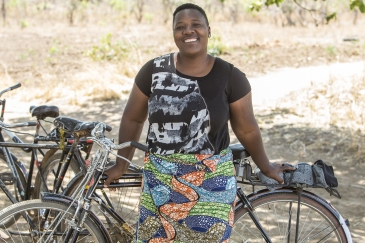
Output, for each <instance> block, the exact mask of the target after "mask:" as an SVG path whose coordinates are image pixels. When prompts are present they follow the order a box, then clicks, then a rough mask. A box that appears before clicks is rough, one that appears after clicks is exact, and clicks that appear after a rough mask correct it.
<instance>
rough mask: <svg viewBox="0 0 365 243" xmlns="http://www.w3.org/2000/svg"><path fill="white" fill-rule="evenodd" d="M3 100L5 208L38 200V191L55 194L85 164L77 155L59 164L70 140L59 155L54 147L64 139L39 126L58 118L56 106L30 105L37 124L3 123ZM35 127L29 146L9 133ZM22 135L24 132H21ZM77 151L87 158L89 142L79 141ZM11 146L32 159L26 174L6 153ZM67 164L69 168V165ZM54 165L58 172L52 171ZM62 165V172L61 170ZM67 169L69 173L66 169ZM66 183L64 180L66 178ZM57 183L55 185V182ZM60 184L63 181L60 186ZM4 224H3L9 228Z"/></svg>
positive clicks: (0, 147) (0, 145) (1, 184)
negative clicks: (34, 172)
mask: <svg viewBox="0 0 365 243" xmlns="http://www.w3.org/2000/svg"><path fill="white" fill-rule="evenodd" d="M20 86H21V85H20V84H16V85H14V86H12V87H10V88H7V89H5V90H3V91H1V92H0V97H1V95H2V94H4V93H5V92H8V91H11V90H14V89H16V88H19V87H20ZM5 104H6V100H5V99H3V100H0V105H1V108H2V109H1V110H2V111H1V116H0V161H3V162H4V163H2V165H6V166H7V167H6V168H3V169H2V171H4V170H5V171H6V170H8V171H9V170H10V172H8V171H6V172H2V173H0V188H1V189H2V190H3V192H4V193H5V195H6V196H7V198H8V199H9V200H6V201H3V203H2V207H5V206H8V205H9V204H12V203H16V202H18V201H20V200H29V199H30V198H38V197H39V195H40V192H41V191H43V190H45V191H51V192H58V190H59V189H60V188H61V189H63V188H62V185H63V184H65V183H67V182H68V181H70V180H71V176H73V175H75V174H77V173H78V172H80V171H81V169H82V168H83V164H84V159H78V160H77V157H80V156H77V155H79V154H78V153H76V154H75V158H73V157H72V156H71V157H70V158H72V159H70V160H65V162H64V163H60V162H61V161H62V160H63V157H64V156H65V155H66V154H67V153H68V150H70V148H71V145H72V143H73V140H72V139H67V140H66V141H67V142H66V144H65V145H64V150H63V151H62V152H61V153H56V152H57V151H59V149H60V145H59V144H57V143H58V142H60V141H61V140H63V138H61V139H60V137H59V136H56V135H57V134H53V135H52V132H53V133H55V131H56V130H53V131H52V132H51V133H47V132H46V130H45V129H44V127H43V126H42V123H41V121H45V119H46V118H48V117H51V118H55V117H57V116H59V111H58V108H57V107H56V106H46V105H43V106H31V107H30V113H31V115H32V116H33V117H36V119H37V121H36V122H23V123H16V124H6V123H4V122H3V121H4V111H5ZM31 126H35V127H36V129H35V135H34V140H33V143H32V144H28V143H24V142H23V141H22V140H21V139H20V138H19V137H18V136H16V134H15V133H14V132H13V131H12V130H11V129H13V128H19V127H31ZM40 128H43V131H44V132H45V133H46V136H40V135H39V131H40ZM3 132H4V134H6V135H7V136H8V137H9V138H10V139H11V140H12V141H13V142H5V139H4V136H3ZM23 134H24V133H23ZM40 141H47V142H56V143H54V144H43V145H42V144H38V142H40ZM78 146H79V147H80V146H81V147H80V150H82V151H85V152H86V156H85V159H87V157H88V155H89V154H90V151H91V147H92V143H91V141H88V140H84V141H83V142H80V143H79V145H78ZM10 147H15V148H21V149H22V150H23V151H24V152H26V153H29V152H31V155H30V157H31V160H30V165H29V171H28V170H27V168H26V167H25V166H24V165H23V163H22V162H21V161H20V160H19V159H18V158H17V157H16V156H15V155H14V154H12V153H11V152H10V151H9V148H10ZM42 149H47V152H44V151H43V150H42ZM38 152H39V153H40V154H41V155H42V156H43V160H42V162H39V159H38ZM68 165H69V166H68ZM56 166H57V171H55V170H54V168H55V167H56ZM62 166H63V169H62V170H61V168H62ZM34 167H36V168H37V169H38V173H37V176H36V179H35V184H34V186H32V183H31V182H32V178H33V171H34ZM68 167H70V168H71V170H68ZM59 176H61V177H62V180H58V181H57V178H59ZM67 177H68V179H67V180H65V178H67ZM28 182H29V183H28ZM56 182H58V184H57V183H56ZM62 182H64V183H63V184H62ZM9 185H14V188H8V187H7V186H9ZM13 222H14V220H11V221H9V222H8V224H12V223H13ZM8 224H6V225H8Z"/></svg>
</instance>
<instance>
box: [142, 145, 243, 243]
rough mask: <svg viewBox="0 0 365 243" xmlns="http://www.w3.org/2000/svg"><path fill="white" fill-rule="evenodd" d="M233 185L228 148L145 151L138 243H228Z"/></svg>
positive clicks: (232, 168)
mask: <svg viewBox="0 0 365 243" xmlns="http://www.w3.org/2000/svg"><path fill="white" fill-rule="evenodd" d="M236 186H237V185H236V178H235V171H234V167H233V163H232V152H231V150H230V149H229V148H227V149H225V150H223V151H221V153H220V154H218V155H199V154H172V155H166V156H162V155H156V154H150V153H147V154H146V157H145V171H144V187H143V193H142V200H141V204H140V216H139V222H138V229H137V236H136V237H137V238H138V240H137V242H140V243H157V242H158V243H165V242H166V243H182V242H184V243H190V242H191V243H196V242H206V243H214V242H224V243H227V242H228V241H229V237H230V235H231V230H232V226H233V219H234V201H235V197H236V189H237V188H236Z"/></svg>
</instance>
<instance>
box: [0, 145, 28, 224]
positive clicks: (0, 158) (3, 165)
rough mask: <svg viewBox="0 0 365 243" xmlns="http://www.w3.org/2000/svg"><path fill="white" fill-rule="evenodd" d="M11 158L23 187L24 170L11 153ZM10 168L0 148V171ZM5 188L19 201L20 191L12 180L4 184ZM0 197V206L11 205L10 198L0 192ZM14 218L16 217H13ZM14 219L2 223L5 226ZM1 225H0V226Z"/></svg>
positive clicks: (24, 180)
mask: <svg viewBox="0 0 365 243" xmlns="http://www.w3.org/2000/svg"><path fill="white" fill-rule="evenodd" d="M11 156H12V158H13V161H14V162H15V168H16V171H17V172H18V175H19V179H20V181H21V184H22V186H23V188H24V189H25V187H26V185H27V180H26V178H25V175H24V172H23V169H22V168H20V165H19V164H18V163H17V159H16V157H15V156H14V155H13V154H11ZM10 172H11V170H10V168H9V165H8V163H7V162H6V159H5V155H4V153H3V151H2V150H1V149H0V173H10ZM6 187H7V189H8V190H9V192H10V194H11V195H12V196H13V197H14V198H15V199H16V200H18V201H21V196H20V192H19V190H18V188H17V186H16V184H15V182H14V184H13V185H6ZM0 191H1V190H0ZM0 196H1V198H3V200H1V201H0V208H5V207H8V206H10V205H12V204H13V203H12V202H11V201H10V199H8V198H7V197H6V195H5V194H3V193H2V194H0ZM15 219H16V218H15ZM14 222H15V221H14V219H9V220H8V221H7V222H5V221H3V225H5V226H9V225H12V224H13V223H14ZM1 227H2V226H1V225H0V228H1Z"/></svg>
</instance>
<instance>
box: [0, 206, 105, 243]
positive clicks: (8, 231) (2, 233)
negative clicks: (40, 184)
mask: <svg viewBox="0 0 365 243" xmlns="http://www.w3.org/2000/svg"><path fill="white" fill-rule="evenodd" d="M46 209H49V210H51V211H50V214H49V215H50V217H48V220H47V221H46V224H45V225H46V226H45V227H44V229H41V228H40V227H39V225H40V224H39V220H40V219H41V217H42V212H44V211H45V210H46ZM28 212H32V215H36V216H33V217H32V221H33V223H34V224H35V226H36V227H37V229H36V230H38V232H39V233H40V235H41V234H42V233H43V234H46V235H44V236H43V238H42V239H41V242H63V241H62V239H63V236H64V235H65V232H67V228H68V225H69V220H70V217H71V216H72V215H74V213H75V208H74V207H70V205H69V204H67V203H66V202H60V201H57V200H50V199H48V200H40V199H34V200H27V201H23V202H19V203H16V204H14V205H11V206H9V207H7V208H5V209H3V210H1V211H0V225H2V221H3V219H8V218H12V217H15V216H16V215H19V217H18V218H19V219H18V220H17V222H16V224H14V225H12V226H10V227H5V228H3V229H2V230H1V229H0V241H1V242H3V241H4V242H5V241H6V242H7V241H11V242H37V240H39V239H40V237H41V236H39V235H38V236H34V235H32V234H31V233H30V232H31V229H30V226H29V224H28V223H27V221H26V220H25V219H24V217H20V215H21V214H22V213H28ZM58 213H65V215H66V217H65V218H63V219H62V220H60V219H59V218H58V217H57V215H58ZM52 219H54V221H56V222H60V224H58V225H56V226H55V227H54V228H53V227H52V225H53V224H52V223H53V221H51V220H52ZM84 227H85V228H84V229H83V230H82V234H81V236H80V237H82V239H80V238H79V239H78V241H77V242H100V243H106V242H108V241H109V240H108V239H107V238H106V236H105V234H104V233H103V232H102V231H101V230H100V227H99V226H98V224H97V222H95V220H93V218H92V217H90V216H88V217H87V218H86V220H85V222H84ZM53 229H54V230H55V232H56V233H54V234H52V236H51V234H49V232H50V231H51V230H53ZM47 230H48V231H47ZM47 233H48V234H47ZM48 237H49V238H48ZM47 239H49V240H50V241H48V240H47ZM2 240H3V241H2ZM44 240H45V241H44ZM79 240H80V241H79Z"/></svg>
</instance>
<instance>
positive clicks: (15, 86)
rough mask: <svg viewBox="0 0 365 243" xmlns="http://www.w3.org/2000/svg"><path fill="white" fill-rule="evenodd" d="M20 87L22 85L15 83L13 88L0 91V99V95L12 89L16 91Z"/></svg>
mask: <svg viewBox="0 0 365 243" xmlns="http://www.w3.org/2000/svg"><path fill="white" fill-rule="evenodd" d="M20 86H22V85H21V84H20V83H17V84H16V85H13V86H11V87H9V88H6V89H4V90H3V91H1V92H0V97H1V95H2V94H3V93H5V92H8V91H11V90H13V89H17V88H19V87H20Z"/></svg>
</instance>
